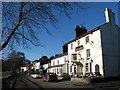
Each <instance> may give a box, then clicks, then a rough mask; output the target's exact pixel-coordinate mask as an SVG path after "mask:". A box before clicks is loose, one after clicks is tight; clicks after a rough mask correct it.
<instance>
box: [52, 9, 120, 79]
mask: <svg viewBox="0 0 120 90" xmlns="http://www.w3.org/2000/svg"><path fill="white" fill-rule="evenodd" d="M105 16H106V23H105V24H103V25H101V26H98V27H96V28H94V29H93V30H91V31H89V32H87V30H86V28H84V27H80V26H76V28H75V30H76V38H75V39H73V40H71V41H70V42H68V43H66V44H65V45H64V46H66V47H65V49H66V50H65V51H68V60H69V61H68V63H69V64H68V65H69V70H68V72H69V74H70V75H71V74H81V73H83V74H85V73H89V72H100V74H102V75H103V76H104V77H111V76H120V47H119V46H120V28H119V27H118V25H117V24H116V23H115V14H114V13H113V12H112V11H111V10H110V9H107V8H106V11H105ZM63 52H64V51H63ZM61 61H62V60H61ZM57 62H58V58H57V59H55V60H53V61H52V62H51V64H57ZM59 62H60V60H59Z"/></svg>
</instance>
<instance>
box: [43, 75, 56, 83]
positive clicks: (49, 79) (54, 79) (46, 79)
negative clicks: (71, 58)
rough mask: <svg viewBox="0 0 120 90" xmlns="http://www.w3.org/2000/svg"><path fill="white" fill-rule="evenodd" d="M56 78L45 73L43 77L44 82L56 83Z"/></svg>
mask: <svg viewBox="0 0 120 90" xmlns="http://www.w3.org/2000/svg"><path fill="white" fill-rule="evenodd" d="M57 77H58V76H57V75H56V73H46V74H45V76H44V77H43V79H44V81H47V82H49V81H57V80H58V78H57Z"/></svg>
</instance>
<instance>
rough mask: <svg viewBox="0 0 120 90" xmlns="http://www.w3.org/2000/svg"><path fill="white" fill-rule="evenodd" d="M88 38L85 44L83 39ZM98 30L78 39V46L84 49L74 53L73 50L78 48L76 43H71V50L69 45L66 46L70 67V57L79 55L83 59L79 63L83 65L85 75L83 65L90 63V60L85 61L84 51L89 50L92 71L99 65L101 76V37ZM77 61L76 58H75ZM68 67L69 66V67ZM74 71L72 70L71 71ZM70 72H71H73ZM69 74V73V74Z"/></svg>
mask: <svg viewBox="0 0 120 90" xmlns="http://www.w3.org/2000/svg"><path fill="white" fill-rule="evenodd" d="M87 36H89V43H87V44H86V42H85V38H86V37H87ZM100 36H101V35H100V30H97V31H95V32H93V33H91V34H88V35H86V36H84V37H82V38H80V39H78V40H79V41H80V45H83V47H84V49H83V50H80V51H77V52H75V48H76V47H77V46H78V45H77V41H78V40H76V41H74V42H72V43H73V49H72V50H71V43H69V44H68V54H69V61H70V65H71V64H72V63H71V60H72V57H71V55H72V54H75V53H76V54H79V53H80V54H81V57H82V58H83V59H84V61H81V63H82V64H83V73H85V63H87V62H88V63H89V62H91V61H90V60H86V58H87V57H86V50H87V49H90V54H91V59H92V60H93V62H92V71H93V72H95V65H96V64H99V65H100V73H101V74H102V75H103V62H102V48H101V37H100ZM92 42H93V43H92ZM77 59H78V58H77ZM69 67H70V66H69ZM72 70H73V69H72ZM73 71H74V70H73ZM73 71H72V72H73ZM69 73H71V72H69Z"/></svg>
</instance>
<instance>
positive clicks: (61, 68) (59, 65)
mask: <svg viewBox="0 0 120 90" xmlns="http://www.w3.org/2000/svg"><path fill="white" fill-rule="evenodd" d="M67 60H68V56H67V54H60V55H58V56H55V58H54V59H52V60H51V66H50V67H49V72H54V73H56V74H57V75H58V76H61V75H62V74H63V73H68V63H67V62H66V61H67Z"/></svg>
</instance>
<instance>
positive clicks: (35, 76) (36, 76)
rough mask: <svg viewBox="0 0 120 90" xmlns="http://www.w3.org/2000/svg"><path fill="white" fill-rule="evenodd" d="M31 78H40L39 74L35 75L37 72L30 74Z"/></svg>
mask: <svg viewBox="0 0 120 90" xmlns="http://www.w3.org/2000/svg"><path fill="white" fill-rule="evenodd" d="M31 77H32V78H42V76H41V74H40V73H37V72H34V73H31Z"/></svg>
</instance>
